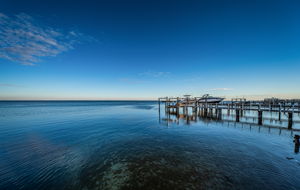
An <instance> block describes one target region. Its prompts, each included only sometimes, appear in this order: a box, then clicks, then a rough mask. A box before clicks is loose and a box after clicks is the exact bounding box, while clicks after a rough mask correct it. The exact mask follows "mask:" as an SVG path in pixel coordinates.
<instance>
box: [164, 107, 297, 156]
mask: <svg viewBox="0 0 300 190" xmlns="http://www.w3.org/2000/svg"><path fill="white" fill-rule="evenodd" d="M225 111H226V112H225V113H224V110H222V109H218V108H214V109H213V108H209V109H207V108H202V109H201V108H200V109H199V110H197V109H193V108H192V109H191V108H188V107H186V108H184V109H183V111H182V112H180V110H178V109H166V110H165V113H164V115H163V116H162V115H161V111H160V109H159V122H160V124H162V125H166V126H170V125H171V124H177V125H179V124H185V125H190V124H193V123H197V122H198V121H200V122H202V123H211V122H218V123H222V124H226V123H227V124H228V125H227V126H229V124H233V125H234V126H235V127H236V125H237V124H238V125H240V126H241V127H242V128H244V127H248V128H249V130H250V131H251V130H252V128H253V127H256V128H257V129H258V130H256V131H257V132H258V133H260V132H261V128H263V129H267V131H268V133H271V130H272V131H275V130H276V131H278V133H277V134H278V135H281V134H282V131H286V132H289V134H290V136H293V135H294V133H297V132H300V129H298V128H291V127H290V126H291V121H290V120H289V119H286V120H285V119H282V118H280V120H277V119H274V118H273V117H272V112H271V113H269V115H270V117H269V118H268V117H265V118H263V117H262V112H261V111H258V115H257V116H255V115H254V114H253V113H251V112H250V111H248V112H247V111H245V110H235V111H234V110H225ZM294 122H295V121H294ZM283 123H288V127H282V124H283ZM295 123H297V121H296V122H295ZM299 137H300V135H298V134H295V135H294V140H293V142H294V153H296V154H298V153H299V147H300V142H299Z"/></svg>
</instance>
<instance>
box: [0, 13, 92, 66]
mask: <svg viewBox="0 0 300 190" xmlns="http://www.w3.org/2000/svg"><path fill="white" fill-rule="evenodd" d="M0 39H1V40H0V58H3V59H7V60H10V61H13V62H17V63H20V64H23V65H34V64H35V63H37V62H39V61H40V59H41V58H42V57H49V56H56V55H58V54H60V53H62V52H65V51H68V50H71V49H73V48H74V44H77V43H79V42H80V41H81V40H82V39H84V40H89V37H87V36H85V35H83V34H81V33H79V32H75V31H68V32H62V31H60V30H58V29H54V28H51V27H48V26H43V25H41V24H40V23H38V22H37V21H36V20H35V19H34V18H32V17H31V16H29V15H27V14H24V13H22V14H17V15H15V16H12V17H9V16H7V15H5V14H2V13H0ZM90 39H91V38H90Z"/></svg>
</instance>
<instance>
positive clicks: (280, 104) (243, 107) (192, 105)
mask: <svg viewBox="0 0 300 190" xmlns="http://www.w3.org/2000/svg"><path fill="white" fill-rule="evenodd" d="M199 100H200V98H198V97H194V98H191V97H189V96H186V97H183V98H181V97H176V98H174V97H163V98H158V105H159V112H160V111H161V104H164V106H163V107H164V109H165V113H167V114H173V115H177V117H178V118H180V117H184V118H186V117H188V118H190V119H193V118H194V117H195V116H201V117H202V118H211V117H212V116H214V118H216V119H218V120H222V117H223V115H224V114H225V113H226V114H225V115H231V116H232V115H233V116H235V122H240V120H241V118H245V117H247V116H245V113H246V111H248V112H250V111H251V112H252V113H254V116H252V118H253V120H256V121H257V123H256V124H257V125H264V120H266V119H268V118H266V117H265V115H268V114H266V113H271V114H276V117H277V119H272V120H275V121H279V122H286V123H287V126H286V128H287V129H292V128H293V124H295V123H298V122H299V123H300V121H295V120H294V115H295V114H298V115H299V114H300V100H279V99H274V98H270V99H265V100H260V101H246V99H244V98H236V99H232V100H231V101H222V102H220V103H200V102H199ZM283 116H284V118H283ZM248 117H249V116H248Z"/></svg>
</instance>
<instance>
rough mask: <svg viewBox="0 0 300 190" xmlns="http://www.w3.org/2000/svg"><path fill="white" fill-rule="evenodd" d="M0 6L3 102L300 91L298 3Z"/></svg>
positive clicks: (123, 1)
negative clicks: (11, 100) (6, 100)
mask: <svg viewBox="0 0 300 190" xmlns="http://www.w3.org/2000/svg"><path fill="white" fill-rule="evenodd" d="M0 3H1V6H0V99H156V98H157V97H159V96H170V95H172V96H179V95H182V94H186V93H188V94H192V95H195V96H199V95H201V94H203V93H210V94H214V95H218V96H225V97H227V98H231V97H237V96H245V97H247V98H251V99H259V98H263V97H266V96H277V97H287V98H296V97H300V87H299V84H300V75H299V71H300V70H299V69H300V11H299V10H300V1H289V0H282V1H276V0H272V1H271V0H270V1H266V0H257V1H255V0H251V1H250V0H249V1H246V0H243V1H230V0H223V1H214V0H207V1H200V0H199V1H154V0H151V1H146V0H137V1H127V0H119V1H116V0H110V1H97V2H96V1H87V0H85V1H55V0H51V1H50V0H48V1H31V0H26V1H23V0H22V1H21V0H20V1H14V0H0Z"/></svg>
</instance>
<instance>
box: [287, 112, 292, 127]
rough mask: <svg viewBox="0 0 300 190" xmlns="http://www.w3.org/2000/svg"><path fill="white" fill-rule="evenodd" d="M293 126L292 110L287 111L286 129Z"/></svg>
mask: <svg viewBox="0 0 300 190" xmlns="http://www.w3.org/2000/svg"><path fill="white" fill-rule="evenodd" d="M292 127H293V112H289V113H288V129H292Z"/></svg>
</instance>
